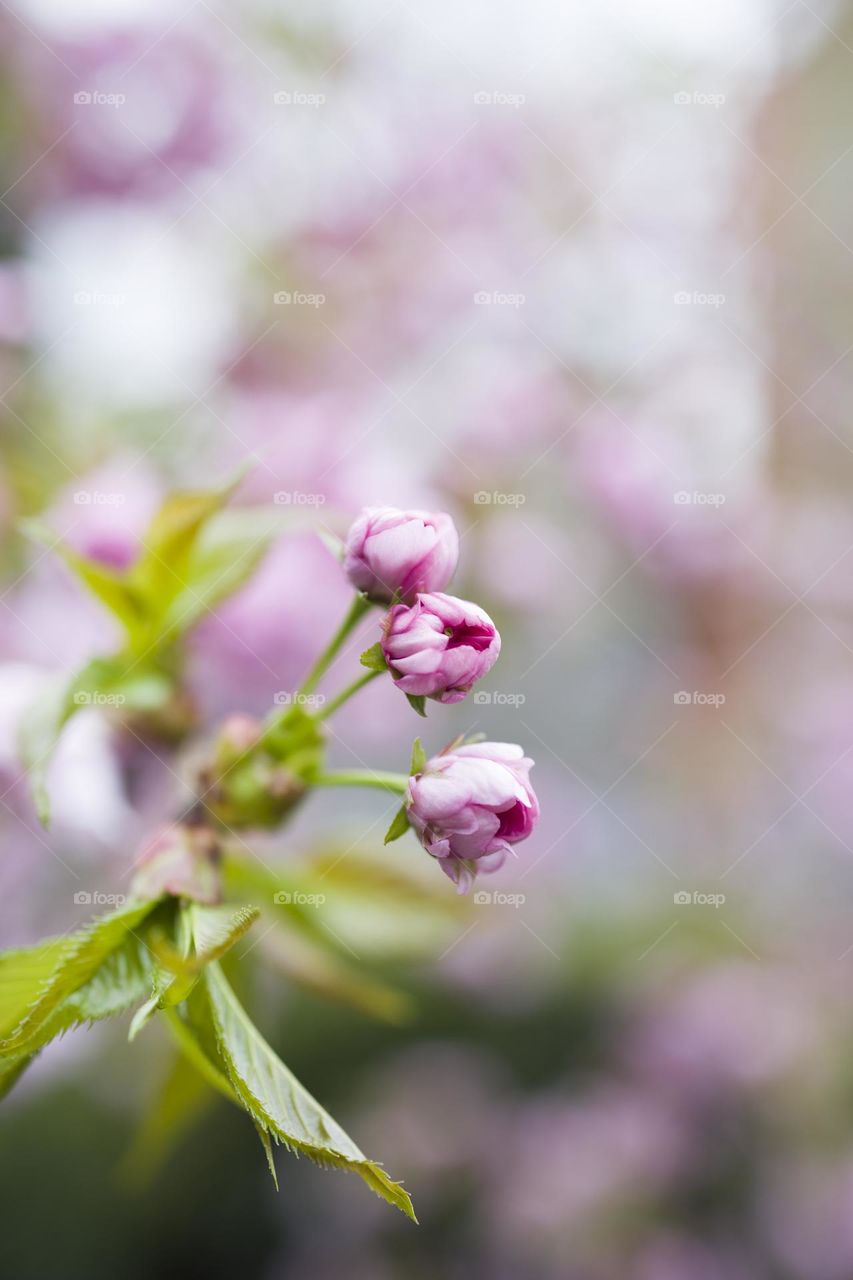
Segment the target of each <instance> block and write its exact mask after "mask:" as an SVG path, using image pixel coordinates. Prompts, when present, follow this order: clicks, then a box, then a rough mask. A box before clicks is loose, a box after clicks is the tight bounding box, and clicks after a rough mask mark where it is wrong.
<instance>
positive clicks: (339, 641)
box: [299, 595, 370, 694]
mask: <svg viewBox="0 0 853 1280" xmlns="http://www.w3.org/2000/svg"><path fill="white" fill-rule="evenodd" d="M369 608H370V601H369V600H368V599H366V598H365V597H364V596H363V595H356V596H355V598H354V600H353V602H352V604H351V605H350V607H349V611H348V612H347V615H346V617H345V618H344V620H343V622H342V623H341V625H340V626H339V627H338V629H337V631H336V632H335V634H334V635H333V636H332V638H331V640H330V641H329V643H328V644H327V646H326V648H325V649H324V650H323V652H322V653H321V654H320V656H319V658H318V659H317V661H316V662H315V663H314V665H313V667H312V668H311V670H310V671H309V672H308V675H307V676H306V677H305V680H304V681H303V683H302V685H301V687H300V689H299V692H300V693H301V694H307V693H313V692H314V690H315V689H316V688H317V685H318V684H319V683H320V681H321V680H322V679H323V676H324V675H325V674H326V672H327V671H328V669H329V667H330V666H331V665H332V662H333V661H334V659H335V658H336V657H337V655H338V653H339V652H340V649H341V646H342V645H343V643H344V641H345V640H346V638H347V636H348V635H349V634H350V632H351V631H352V629H353V628H354V627H355V626H356V624H357V623H358V622H360V621H361V619H362V618H363V617H364V615H365V614H366V613H367V611H368V609H369Z"/></svg>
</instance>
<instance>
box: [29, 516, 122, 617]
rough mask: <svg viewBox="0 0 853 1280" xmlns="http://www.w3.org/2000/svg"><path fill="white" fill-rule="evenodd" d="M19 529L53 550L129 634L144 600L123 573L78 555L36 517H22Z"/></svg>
mask: <svg viewBox="0 0 853 1280" xmlns="http://www.w3.org/2000/svg"><path fill="white" fill-rule="evenodd" d="M22 528H23V530H24V532H25V533H27V534H28V535H29V536H30V537H31V538H33V539H35V540H36V541H38V542H40V543H41V544H42V545H44V546H46V547H49V548H50V549H51V550H52V551H55V552H56V553H57V555H59V556H61V558H62V559H63V560H64V561H65V563H66V564H67V565H68V567H69V569H71V571H72V572H73V573H74V574H75V575H76V576H77V577H78V578H79V579H80V581H81V582H82V583H83V585H84V586H86V587H87V588H88V589H89V591H91V593H92V595H94V596H96V597H97V599H98V600H100V602H101V604H103V605H105V606H106V607H107V609H109V611H110V613H112V614H113V615H114V616H115V617H116V618H118V620H119V622H120V623H121V624H122V625H123V626H124V628H125V629H126V630H127V632H128V633H129V634H131V635H132V634H133V633H134V632H135V630H136V628H137V627H138V626H139V624H140V622H142V621H143V620H144V617H145V602H144V601H143V600H142V599H141V598H140V596H139V595H138V593H137V592H136V591H135V590H134V588H133V586H132V585H131V584H130V583H129V582H128V581H127V577H126V575H124V574H120V573H117V572H116V571H115V570H114V569H110V568H109V567H108V566H107V565H103V564H100V563H99V562H98V561H97V560H91V559H89V558H88V557H86V556H83V555H80V554H79V553H78V552H76V551H74V550H73V549H72V548H71V547H69V546H68V545H67V544H66V543H64V542H62V541H60V540H59V539H58V538H57V537H56V535H55V534H54V533H53V532H52V531H51V530H50V529H48V528H47V527H46V526H45V525H43V524H41V523H40V522H39V521H37V520H25V521H23V522H22Z"/></svg>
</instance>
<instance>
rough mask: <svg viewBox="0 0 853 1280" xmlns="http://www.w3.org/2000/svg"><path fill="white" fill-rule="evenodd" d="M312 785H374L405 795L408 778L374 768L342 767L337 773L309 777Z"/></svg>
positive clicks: (380, 788) (380, 789) (383, 789)
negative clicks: (379, 771) (377, 770)
mask: <svg viewBox="0 0 853 1280" xmlns="http://www.w3.org/2000/svg"><path fill="white" fill-rule="evenodd" d="M311 785H312V786H313V787H375V788H376V789H377V790H378V791H393V792H394V794H395V795H399V796H402V795H405V793H406V787H407V786H408V785H409V779H408V778H407V777H406V775H405V774H403V773H378V772H376V770H374V769H343V770H341V771H340V772H338V773H321V774H318V776H317V777H316V778H312V779H311Z"/></svg>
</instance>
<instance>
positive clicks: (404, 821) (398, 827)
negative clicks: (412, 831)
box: [383, 805, 409, 844]
mask: <svg viewBox="0 0 853 1280" xmlns="http://www.w3.org/2000/svg"><path fill="white" fill-rule="evenodd" d="M408 829H409V815H408V814H407V813H406V806H405V805H401V806H400V808H399V809H398V810H397V812H396V813H395V815H394V820H393V822H392V823H391V825H390V827H389V828H388V830H387V831H386V832H385V839H384V841H383V844H391V842H392V841H393V840H399V839H400V836H404V835H405V834H406V832H407V831H408Z"/></svg>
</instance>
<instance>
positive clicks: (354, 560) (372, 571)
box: [344, 507, 459, 604]
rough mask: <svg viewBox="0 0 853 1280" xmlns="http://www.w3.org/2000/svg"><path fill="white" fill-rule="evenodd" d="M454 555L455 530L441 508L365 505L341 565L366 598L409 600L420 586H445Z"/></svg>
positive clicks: (383, 601) (435, 588) (456, 556)
mask: <svg viewBox="0 0 853 1280" xmlns="http://www.w3.org/2000/svg"><path fill="white" fill-rule="evenodd" d="M458 559H459V536H458V534H457V532H456V526H455V525H454V523H453V521H452V520H451V518H450V516H449V515H446V514H445V513H444V512H443V511H436V512H429V511H398V510H397V508H396V507H365V509H364V510H363V511H362V513H361V515H360V516H359V517H358V519H357V520H356V521H355V523H354V524H353V526H352V528H351V529H350V531H349V534H348V535H347V541H346V555H345V557H344V569H345V570H346V574H347V577H348V578H349V580H350V582H351V583H352V585H353V586H354V587H355V588H356V590H358V591H363V592H364V593H365V594H366V595H367V596H369V597H370V599H371V600H373V601H375V602H377V603H379V604H387V603H389V602H390V601H391V600H394V599H395V598H396V599H397V600H402V601H405V602H406V603H407V604H411V603H412V601H413V600H414V598H415V596H416V595H417V593H418V592H419V591H441V589H442V587H446V586H447V584H448V582H449V581H450V579H451V578H452V577H453V572H454V570H455V568H456V561H457V560H458Z"/></svg>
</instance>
